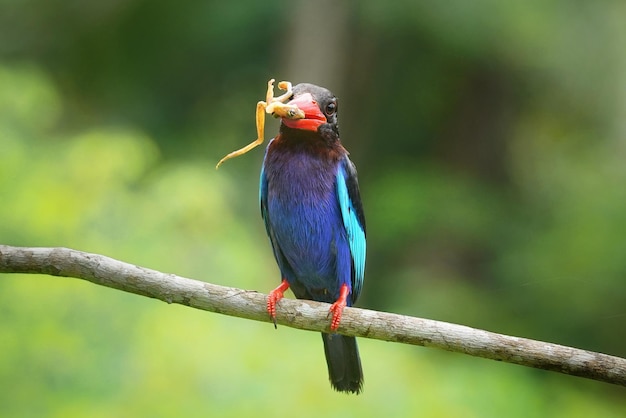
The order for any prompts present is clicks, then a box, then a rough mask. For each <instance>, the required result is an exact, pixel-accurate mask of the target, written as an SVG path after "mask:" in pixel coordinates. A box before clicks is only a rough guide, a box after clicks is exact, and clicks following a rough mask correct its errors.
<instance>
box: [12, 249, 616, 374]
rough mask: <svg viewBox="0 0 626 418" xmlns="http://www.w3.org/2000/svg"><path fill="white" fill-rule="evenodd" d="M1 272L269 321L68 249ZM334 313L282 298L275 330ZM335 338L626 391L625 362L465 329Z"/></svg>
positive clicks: (198, 287) (388, 328)
mask: <svg viewBox="0 0 626 418" xmlns="http://www.w3.org/2000/svg"><path fill="white" fill-rule="evenodd" d="M0 273H34V274H49V275H53V276H65V277H75V278H79V279H83V280H87V281H90V282H92V283H96V284H99V285H102V286H107V287H112V288H114V289H119V290H123V291H126V292H130V293H135V294H138V295H142V296H147V297H151V298H155V299H159V300H162V301H164V302H167V303H178V304H181V305H186V306H190V307H193V308H197V309H202V310H206V311H210V312H216V313H221V314H225V315H231V316H237V317H240V318H247V319H254V320H256V321H264V322H269V321H270V319H269V317H268V315H267V311H266V300H267V296H266V295H264V294H261V293H258V292H255V291H250V290H242V289H236V288H232V287H224V286H217V285H214V284H210V283H205V282H201V281H197V280H192V279H187V278H184V277H180V276H176V275H174V274H166V273H161V272H158V271H155V270H150V269H147V268H144V267H139V266H135V265H132V264H128V263H124V262H122V261H118V260H115V259H112V258H109V257H105V256H102V255H98V254H90V253H85V252H81V251H76V250H71V249H67V248H26V247H11V246H6V245H0ZM329 306H330V305H328V304H325V303H319V302H313V301H307V300H293V299H283V300H281V301H280V302H279V309H278V314H277V318H276V320H277V323H278V324H280V325H285V326H288V327H292V328H298V329H305V330H309V331H328V325H329V321H328V319H327V314H328V308H329ZM338 332H339V333H341V334H345V335H352V336H355V337H364V338H373V339H378V340H383V341H393V342H400V343H405V344H414V345H421V346H425V347H435V348H440V349H443V350H447V351H453V352H457V353H465V354H469V355H471V356H475V357H483V358H488V359H492V360H500V361H505V362H507V363H514V364H520V365H523V366H528V367H534V368H537V369H545V370H552V371H556V372H560V373H565V374H570V375H574V376H580V377H584V378H588V379H594V380H599V381H603V382H608V383H613V384H617V385H622V386H626V359H623V358H620V357H615V356H610V355H606V354H601V353H595V352H591V351H586V350H580V349H576V348H572V347H566V346H562V345H557V344H551V343H546V342H541V341H535V340H530V339H526V338H518V337H512V336H508V335H502V334H496V333H494V332H489V331H483V330H479V329H474V328H470V327H466V326H462V325H455V324H450V323H446V322H440V321H432V320H428V319H421V318H414V317H410V316H403V315H396V314H391V313H386V312H378V311H372V310H367V309H358V308H346V309H345V310H344V313H343V316H342V320H341V325H340V327H339V330H338Z"/></svg>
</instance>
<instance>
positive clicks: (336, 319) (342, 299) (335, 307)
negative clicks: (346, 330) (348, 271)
mask: <svg viewBox="0 0 626 418" xmlns="http://www.w3.org/2000/svg"><path fill="white" fill-rule="evenodd" d="M348 293H350V289H348V285H347V284H345V283H344V284H342V285H341V288H340V289H339V299H337V301H336V302H335V303H333V304H332V305H330V309H329V313H330V312H332V313H333V319H332V320H331V321H330V330H331V331H336V330H337V328H339V323H340V322H341V314H343V308H345V307H346V305H347V302H346V300H347V298H348Z"/></svg>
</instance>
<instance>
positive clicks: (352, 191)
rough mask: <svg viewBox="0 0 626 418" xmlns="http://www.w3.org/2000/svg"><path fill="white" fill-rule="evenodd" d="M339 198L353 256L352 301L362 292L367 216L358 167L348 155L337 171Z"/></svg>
mask: <svg viewBox="0 0 626 418" xmlns="http://www.w3.org/2000/svg"><path fill="white" fill-rule="evenodd" d="M337 199H338V200H339V207H340V208H341V217H342V219H343V226H344V227H345V228H346V235H347V236H348V243H349V245H350V254H351V256H352V266H353V269H352V301H353V302H354V301H356V299H357V298H358V296H359V293H361V287H362V286H363V275H364V273H365V248H366V245H365V216H364V214H363V205H362V204H361V196H360V194H359V183H358V181H357V176H356V168H355V167H354V164H352V161H350V159H349V158H348V157H345V158H344V159H343V160H342V161H341V163H340V165H339V170H338V171H337Z"/></svg>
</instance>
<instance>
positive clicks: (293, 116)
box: [215, 78, 319, 169]
mask: <svg viewBox="0 0 626 418" xmlns="http://www.w3.org/2000/svg"><path fill="white" fill-rule="evenodd" d="M274 81H275V80H274V79H273V78H272V79H271V80H269V81H268V82H267V93H266V95H265V101H259V102H258V103H257V104H256V134H257V139H256V140H254V141H253V142H252V143H250V144H248V145H246V146H245V147H243V148H241V149H238V150H236V151H233V152H231V153H230V154H228V155H226V156H225V157H224V158H222V159H221V160H220V161H219V162H218V163H217V165H216V166H215V168H216V169H217V168H219V167H220V165H222V163H223V162H224V161H226V160H230V159H231V158H235V157H239V156H240V155H243V154H245V153H246V152H248V151H250V150H251V149H253V148H255V147H256V146H258V145H261V144H262V143H263V141H264V136H265V114H266V113H267V114H269V115H272V116H274V117H276V118H281V119H282V120H283V123H286V121H296V120H298V119H305V118H306V113H305V111H304V110H302V109H300V108H299V107H298V103H297V102H296V100H293V101H291V102H289V103H285V102H287V101H288V100H289V99H290V98H291V96H293V89H292V86H291V83H290V82H289V81H281V82H279V83H278V88H279V89H281V90H285V93H284V94H282V95H280V96H278V97H274ZM311 100H312V98H311ZM318 110H319V109H318ZM288 126H289V125H288Z"/></svg>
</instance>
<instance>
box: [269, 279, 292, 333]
mask: <svg viewBox="0 0 626 418" xmlns="http://www.w3.org/2000/svg"><path fill="white" fill-rule="evenodd" d="M287 289H289V283H288V282H287V280H285V279H283V281H282V282H281V283H280V285H279V286H278V287H277V288H276V289H274V290H272V291H271V292H270V296H269V297H268V298H267V313H269V314H270V318H272V321H274V328H276V304H277V303H278V301H279V300H281V299H282V298H283V296H284V293H285V290H287Z"/></svg>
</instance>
